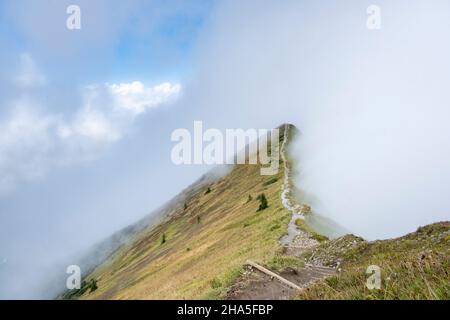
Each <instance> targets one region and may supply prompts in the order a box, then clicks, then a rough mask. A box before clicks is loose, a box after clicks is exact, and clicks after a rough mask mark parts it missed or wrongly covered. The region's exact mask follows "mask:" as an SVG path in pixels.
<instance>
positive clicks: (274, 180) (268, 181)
mask: <svg viewBox="0 0 450 320" xmlns="http://www.w3.org/2000/svg"><path fill="white" fill-rule="evenodd" d="M277 181H278V178H272V179H270V180H267V181H266V182H264V183H263V186H268V185H271V184H272V183H275V182H277Z"/></svg>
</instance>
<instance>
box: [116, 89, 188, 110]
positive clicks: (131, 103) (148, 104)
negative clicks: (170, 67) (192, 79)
mask: <svg viewBox="0 0 450 320" xmlns="http://www.w3.org/2000/svg"><path fill="white" fill-rule="evenodd" d="M108 88H109V90H110V91H111V94H112V95H113V96H114V98H115V103H116V106H117V107H119V108H123V109H125V110H128V111H130V112H132V113H134V114H141V113H143V112H145V111H146V110H147V109H150V108H155V107H157V106H159V105H161V104H162V103H165V102H167V101H168V100H171V99H173V98H175V97H177V96H178V95H179V93H180V91H181V86H180V85H179V84H175V85H172V84H171V83H168V82H165V83H162V84H160V85H157V86H154V87H149V88H146V87H145V86H144V85H143V84H142V82H139V81H134V82H131V83H121V84H112V85H108Z"/></svg>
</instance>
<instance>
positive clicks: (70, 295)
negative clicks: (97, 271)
mask: <svg viewBox="0 0 450 320" xmlns="http://www.w3.org/2000/svg"><path fill="white" fill-rule="evenodd" d="M97 289H98V286H97V280H96V279H94V278H92V279H91V280H89V281H86V280H83V281H82V282H81V286H80V289H73V290H69V291H67V292H66V293H64V294H63V295H62V297H61V298H62V299H65V300H73V299H78V298H79V297H81V296H82V295H84V294H90V293H92V292H94V291H95V290H97Z"/></svg>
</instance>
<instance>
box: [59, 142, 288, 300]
mask: <svg viewBox="0 0 450 320" xmlns="http://www.w3.org/2000/svg"><path fill="white" fill-rule="evenodd" d="M280 139H281V140H282V139H283V134H281V137H280ZM283 174H284V170H283V167H282V166H280V170H279V172H278V174H277V175H275V176H262V175H260V166H259V165H236V166H234V167H233V168H232V169H231V172H230V173H229V174H227V175H226V176H225V177H223V178H220V179H218V180H215V181H214V180H212V181H211V180H208V179H206V181H205V179H203V180H201V181H199V182H198V183H196V184H194V185H193V186H191V188H189V192H184V196H183V197H180V198H179V199H181V198H183V201H179V203H178V204H177V206H175V207H174V208H172V210H171V211H170V212H168V214H167V217H166V218H165V219H164V220H163V221H162V222H161V223H160V224H159V225H157V226H155V227H149V228H146V229H144V230H142V231H140V232H139V233H138V234H137V235H136V236H135V238H134V239H133V240H132V241H131V242H130V243H129V244H126V245H124V246H122V247H121V248H120V249H119V250H118V251H117V252H116V253H115V254H114V255H112V256H111V257H110V258H109V259H108V261H106V262H105V263H104V264H102V265H100V266H99V267H97V268H96V269H95V270H94V272H92V273H91V274H90V275H89V276H88V277H86V280H87V283H91V279H94V280H95V281H96V287H97V288H96V290H95V291H93V292H90V291H91V290H86V291H85V292H84V293H83V294H81V296H80V298H88V299H98V298H100V299H127V298H137V299H155V298H163V299H166V298H172V299H183V298H218V297H221V296H223V295H224V294H225V293H226V290H227V288H228V286H229V285H230V284H231V283H232V281H233V280H234V279H235V278H236V277H238V276H239V274H240V271H241V269H242V267H243V265H244V264H245V261H246V260H247V259H254V260H257V261H262V262H264V261H270V260H271V259H272V258H273V257H274V256H275V255H276V252H277V250H278V249H279V247H280V244H279V239H280V237H281V236H282V235H283V234H284V233H285V231H286V228H287V224H288V222H289V219H290V212H289V211H288V210H286V209H285V208H284V207H283V206H282V204H281V201H280V199H281V186H282V182H283V179H282V177H283ZM262 193H264V194H265V196H266V198H267V200H268V204H269V207H268V208H266V209H264V210H261V211H258V207H259V203H260V202H259V200H258V199H257V197H258V196H259V195H260V194H262ZM67 297H68V296H66V298H67Z"/></svg>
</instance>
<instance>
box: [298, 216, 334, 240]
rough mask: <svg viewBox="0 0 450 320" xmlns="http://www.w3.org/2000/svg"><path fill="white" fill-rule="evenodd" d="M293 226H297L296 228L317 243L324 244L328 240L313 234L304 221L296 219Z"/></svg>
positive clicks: (315, 233)
mask: <svg viewBox="0 0 450 320" xmlns="http://www.w3.org/2000/svg"><path fill="white" fill-rule="evenodd" d="M295 224H296V225H297V227H298V228H299V229H301V230H303V231H305V232H307V233H309V234H310V235H311V237H312V238H313V239H315V240H317V241H319V242H324V241H327V240H328V238H327V237H325V236H323V235H321V234H318V233H317V232H315V231H314V230H313V229H312V228H311V227H309V226H308V224H307V223H306V222H305V220H303V219H297V220H295Z"/></svg>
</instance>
